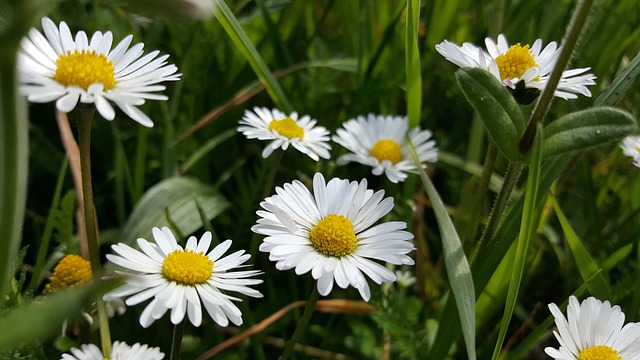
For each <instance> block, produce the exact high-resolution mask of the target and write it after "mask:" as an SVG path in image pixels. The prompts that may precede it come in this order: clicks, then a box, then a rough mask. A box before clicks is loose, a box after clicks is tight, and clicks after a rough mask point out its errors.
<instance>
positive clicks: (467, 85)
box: [456, 68, 525, 161]
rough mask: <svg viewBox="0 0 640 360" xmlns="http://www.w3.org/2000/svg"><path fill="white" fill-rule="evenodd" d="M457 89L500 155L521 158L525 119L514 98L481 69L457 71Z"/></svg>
mask: <svg viewBox="0 0 640 360" xmlns="http://www.w3.org/2000/svg"><path fill="white" fill-rule="evenodd" d="M456 78H457V79H458V84H459V85H460V89H462V92H463V93H464V95H465V96H466V98H467V100H469V102H470V103H471V105H472V106H473V108H474V109H476V111H477V112H478V113H479V114H480V118H481V119H482V122H483V123H484V126H485V128H486V129H487V132H488V133H489V135H490V136H491V138H492V139H493V141H494V142H495V143H496V145H497V146H498V149H500V151H501V152H502V154H503V155H504V156H505V157H506V158H507V159H509V160H511V161H516V160H518V159H519V158H520V149H519V147H518V142H519V141H520V136H522V132H523V131H524V127H525V124H524V118H523V116H522V111H520V106H519V105H518V104H517V103H516V101H515V100H514V99H513V96H511V94H510V93H509V91H508V90H507V89H506V88H505V87H504V85H502V83H501V82H500V81H499V80H498V79H496V78H495V77H494V76H493V75H491V73H489V72H488V71H486V70H484V69H480V68H466V69H460V70H458V71H457V72H456Z"/></svg>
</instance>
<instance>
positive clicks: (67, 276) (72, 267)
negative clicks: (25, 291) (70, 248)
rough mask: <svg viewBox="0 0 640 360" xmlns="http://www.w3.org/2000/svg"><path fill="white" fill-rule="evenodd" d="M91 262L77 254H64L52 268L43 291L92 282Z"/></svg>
mask: <svg viewBox="0 0 640 360" xmlns="http://www.w3.org/2000/svg"><path fill="white" fill-rule="evenodd" d="M92 279H93V277H92V274H91V263H89V261H87V260H85V259H83V258H82V257H80V256H78V255H73V254H70V255H66V256H65V257H63V258H62V260H60V262H59V263H58V265H56V267H55V268H53V274H51V276H50V277H49V283H48V284H47V285H45V291H46V292H50V291H56V290H64V289H68V288H73V287H77V286H85V285H89V284H91V282H92Z"/></svg>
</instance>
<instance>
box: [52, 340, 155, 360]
mask: <svg viewBox="0 0 640 360" xmlns="http://www.w3.org/2000/svg"><path fill="white" fill-rule="evenodd" d="M104 359H105V357H104V355H103V354H102V351H100V349H98V347H97V346H95V345H94V344H84V345H82V346H81V347H80V349H78V348H72V349H71V355H69V354H62V357H61V358H60V360H104ZM109 359H110V360H160V359H164V353H162V352H160V348H157V347H154V348H152V347H149V346H148V345H140V344H139V343H135V344H133V346H129V345H127V344H125V343H123V342H119V341H116V342H114V343H113V346H112V347H111V356H110V357H109Z"/></svg>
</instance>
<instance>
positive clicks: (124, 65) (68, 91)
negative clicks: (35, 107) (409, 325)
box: [18, 17, 180, 127]
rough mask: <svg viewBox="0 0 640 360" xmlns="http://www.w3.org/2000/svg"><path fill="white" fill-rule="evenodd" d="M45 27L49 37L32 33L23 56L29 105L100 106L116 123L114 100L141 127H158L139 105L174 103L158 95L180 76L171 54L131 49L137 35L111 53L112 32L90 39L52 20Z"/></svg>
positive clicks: (21, 65)
mask: <svg viewBox="0 0 640 360" xmlns="http://www.w3.org/2000/svg"><path fill="white" fill-rule="evenodd" d="M42 29H43V30H44V36H43V35H42V33H40V32H39V31H38V30H35V29H31V31H29V36H28V37H25V38H24V39H22V42H21V44H20V46H21V49H20V52H19V54H18V71H19V72H20V75H21V82H22V84H23V85H22V86H21V91H22V93H24V94H25V95H26V96H27V99H28V100H29V101H33V102H38V103H44V102H50V101H54V100H55V101H56V107H57V109H58V110H60V111H62V112H65V113H68V112H70V111H72V110H73V109H74V108H75V107H76V106H77V105H78V102H80V103H83V104H95V107H96V109H97V110H98V112H99V113H100V115H102V117H104V118H105V119H107V120H113V119H114V118H115V110H114V108H113V106H112V105H111V103H110V101H111V102H113V103H114V104H116V105H117V106H118V107H119V108H120V109H121V110H122V111H123V112H124V113H125V114H127V115H128V116H129V117H131V118H132V119H133V120H135V121H137V122H138V123H140V124H142V125H144V126H147V127H152V126H153V121H151V119H150V118H149V117H148V116H147V115H146V114H145V113H143V112H142V111H141V110H140V109H138V108H137V106H140V105H142V104H144V103H145V100H147V99H149V100H167V99H168V98H167V96H165V95H160V94H156V93H155V92H157V91H162V90H164V89H165V86H164V85H160V83H161V82H163V81H174V80H179V78H180V74H177V73H176V72H177V71H178V68H177V67H176V66H175V65H169V64H167V62H166V61H165V60H166V59H167V58H168V57H169V55H163V56H160V57H157V56H158V54H159V51H152V52H150V53H149V54H147V55H145V56H142V54H143V51H142V48H143V46H144V44H142V43H139V44H136V45H134V46H133V47H131V48H129V45H130V44H131V40H132V39H133V36H131V35H129V36H127V37H126V38H124V40H122V41H121V42H120V43H119V44H118V45H117V46H116V47H115V48H114V49H113V50H111V44H112V42H113V35H112V34H111V32H110V31H107V32H105V33H102V32H99V31H98V32H96V33H94V34H93V35H92V36H91V39H90V40H89V39H88V38H87V34H86V33H85V32H84V31H80V32H78V33H77V34H76V37H75V39H74V38H73V37H72V35H71V31H70V30H69V27H68V26H67V24H66V23H65V22H64V21H63V22H61V23H60V27H59V28H58V27H57V26H56V25H55V23H54V22H53V21H52V20H51V19H49V18H46V17H45V18H43V19H42ZM141 56H142V57H141ZM156 57H157V58H156Z"/></svg>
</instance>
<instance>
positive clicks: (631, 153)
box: [620, 136, 640, 167]
mask: <svg viewBox="0 0 640 360" xmlns="http://www.w3.org/2000/svg"><path fill="white" fill-rule="evenodd" d="M620 148H621V149H622V152H623V153H624V154H625V155H626V156H628V157H630V158H631V160H632V161H633V165H635V166H637V167H640V136H627V137H626V138H624V140H622V144H620Z"/></svg>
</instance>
